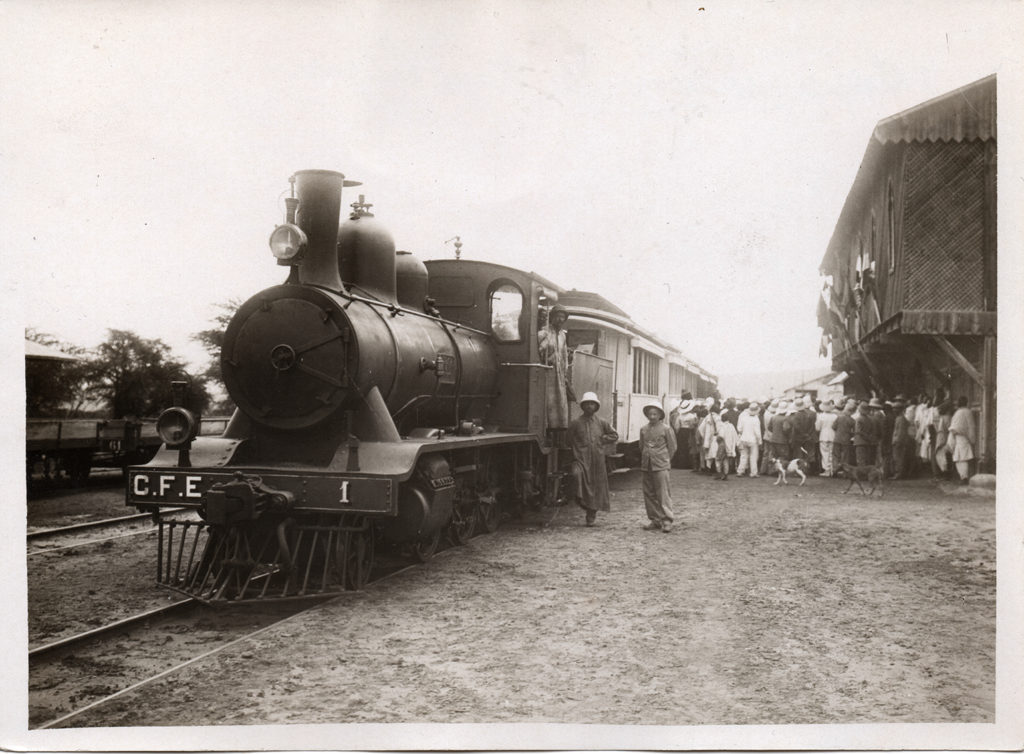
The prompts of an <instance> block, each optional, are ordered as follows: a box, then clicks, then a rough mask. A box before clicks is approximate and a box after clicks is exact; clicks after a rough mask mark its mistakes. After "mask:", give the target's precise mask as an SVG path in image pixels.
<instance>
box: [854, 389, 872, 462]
mask: <svg viewBox="0 0 1024 754" xmlns="http://www.w3.org/2000/svg"><path fill="white" fill-rule="evenodd" d="M877 445H878V431H877V429H876V428H875V419H874V417H873V416H872V415H871V407H870V406H869V405H868V402H867V401H861V402H860V405H859V406H857V413H856V414H854V415H853V449H854V452H855V453H856V455H857V465H858V466H872V465H873V464H874V463H875V447H876V446H877Z"/></svg>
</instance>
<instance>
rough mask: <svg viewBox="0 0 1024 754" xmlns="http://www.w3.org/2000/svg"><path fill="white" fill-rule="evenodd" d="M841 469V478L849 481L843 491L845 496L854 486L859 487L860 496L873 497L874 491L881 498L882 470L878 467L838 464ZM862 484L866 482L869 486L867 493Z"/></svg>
mask: <svg viewBox="0 0 1024 754" xmlns="http://www.w3.org/2000/svg"><path fill="white" fill-rule="evenodd" d="M840 466H841V467H842V469H843V476H845V477H846V478H847V479H849V480H850V483H849V484H848V485H846V489H845V490H843V494H844V495H845V494H846V493H847V492H849V491H850V488H851V487H853V485H854V484H856V485H857V486H858V487H860V491H861V494H863V495H873V494H874V492H875V490H876V489H877V490H878V496H879V497H882V494H883V489H882V469H881V468H880V467H878V466H851V465H850V464H848V463H843V464H840ZM862 482H866V483H867V484H870V485H871V490H870V491H869V492H865V491H864V485H863V484H861V483H862Z"/></svg>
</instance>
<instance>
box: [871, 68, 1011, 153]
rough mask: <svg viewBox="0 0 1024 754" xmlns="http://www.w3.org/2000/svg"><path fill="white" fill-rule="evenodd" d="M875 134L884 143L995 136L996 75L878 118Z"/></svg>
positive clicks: (962, 139)
mask: <svg viewBox="0 0 1024 754" xmlns="http://www.w3.org/2000/svg"><path fill="white" fill-rule="evenodd" d="M874 137H875V139H877V140H878V141H879V142H881V143H882V144H891V143H892V142H897V141H908V142H909V141H931V142H935V141H957V142H959V141H965V140H972V139H994V138H996V75H995V74H994V73H993V74H992V75H991V76H986V77H985V78H983V79H980V80H979V81H975V82H974V83H973V84H968V85H967V86H962V87H960V88H959V89H956V90H954V91H952V92H949V93H948V94H943V95H942V96H940V97H936V98H935V99H931V100H928V101H927V102H923V103H921V104H920V105H917V106H916V107H912V108H910V109H909V110H904V111H903V112H901V113H897V114H896V115H892V116H890V117H888V118H885V119H884V120H881V121H879V122H878V125H876V126H875V132H874Z"/></svg>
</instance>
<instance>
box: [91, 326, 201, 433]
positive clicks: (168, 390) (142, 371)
mask: <svg viewBox="0 0 1024 754" xmlns="http://www.w3.org/2000/svg"><path fill="white" fill-rule="evenodd" d="M107 333H108V334H107V339H106V341H105V342H103V343H101V344H100V345H99V347H98V348H97V349H96V351H95V354H94V356H93V358H92V359H91V361H90V362H89V368H88V381H89V385H90V389H91V391H92V393H93V395H94V396H95V397H97V398H100V399H102V400H103V401H104V402H106V404H107V405H108V406H109V407H110V412H111V415H112V416H113V417H114V418H122V417H125V416H139V417H143V416H156V415H157V414H159V413H160V411H162V410H163V409H165V408H167V407H168V406H171V405H173V404H174V403H175V400H174V398H175V396H174V393H173V390H172V386H171V383H172V382H174V381H186V382H188V383H189V390H188V393H187V395H186V398H185V404H186V406H185V407H186V408H189V409H191V410H193V411H196V412H200V413H201V412H202V411H203V410H204V409H205V408H206V406H207V405H208V404H209V402H210V394H209V392H208V390H207V387H206V381H205V379H204V378H203V377H202V375H196V376H192V375H189V373H188V371H187V370H186V368H185V365H184V363H183V362H181V361H179V360H177V359H175V358H173V357H172V356H171V354H170V348H169V347H168V346H167V344H166V343H164V342H163V341H161V340H159V339H154V340H147V339H145V338H141V337H139V336H138V335H136V334H135V333H133V332H130V331H128V330H108V331H107Z"/></svg>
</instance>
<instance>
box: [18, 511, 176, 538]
mask: <svg viewBox="0 0 1024 754" xmlns="http://www.w3.org/2000/svg"><path fill="white" fill-rule="evenodd" d="M184 510H189V509H188V508H166V509H164V510H161V511H160V513H161V515H162V514H164V513H178V512H180V511H184ZM152 517H153V514H152V513H133V514H131V515H130V516H118V517H116V518H104V519H100V520H97V521H83V522H82V523H79V524H69V525H68V526H56V527H54V528H52V529H39V530H38V531H33V532H28V533H27V534H26V535H25V536H26V538H27V539H37V538H40V537H49V536H54V535H56V534H69V533H71V532H75V531H86V530H88V529H96V528H99V527H101V526H113V525H116V524H126V523H130V522H132V521H138V520H140V519H144V518H152Z"/></svg>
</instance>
